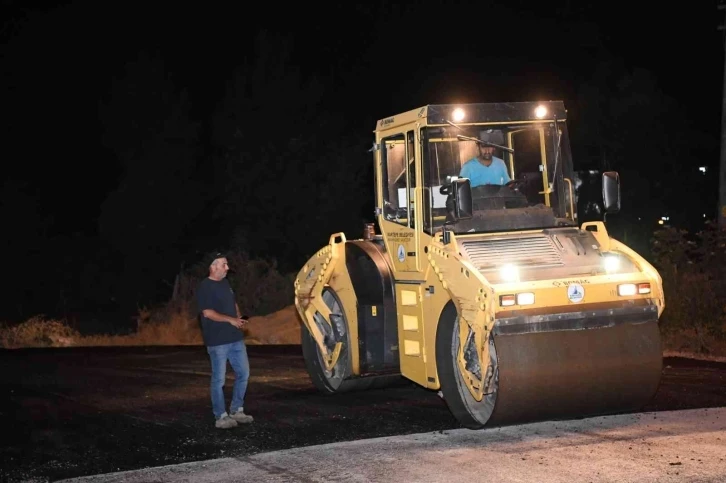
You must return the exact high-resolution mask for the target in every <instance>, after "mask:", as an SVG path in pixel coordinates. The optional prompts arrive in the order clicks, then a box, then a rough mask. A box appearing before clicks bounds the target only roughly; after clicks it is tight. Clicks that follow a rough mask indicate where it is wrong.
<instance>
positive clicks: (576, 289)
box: [567, 283, 585, 303]
mask: <svg viewBox="0 0 726 483" xmlns="http://www.w3.org/2000/svg"><path fill="white" fill-rule="evenodd" d="M567 298H568V299H570V302H575V303H577V302H582V299H584V298H585V289H584V288H583V287H582V285H580V284H579V283H571V284H570V285H568V286H567Z"/></svg>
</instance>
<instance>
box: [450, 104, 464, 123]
mask: <svg viewBox="0 0 726 483" xmlns="http://www.w3.org/2000/svg"><path fill="white" fill-rule="evenodd" d="M465 116H466V113H465V112H464V109H462V108H460V107H457V108H456V109H454V112H452V113H451V117H452V118H453V119H454V122H461V121H463V120H464V117H465Z"/></svg>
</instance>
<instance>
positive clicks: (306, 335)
mask: <svg viewBox="0 0 726 483" xmlns="http://www.w3.org/2000/svg"><path fill="white" fill-rule="evenodd" d="M322 296H323V302H325V305H327V306H328V308H329V309H330V317H331V319H332V320H331V321H330V322H332V323H329V322H326V321H325V320H324V319H320V320H319V322H320V324H319V326H320V327H322V328H324V329H325V336H324V338H325V340H326V342H327V343H328V345H329V347H330V348H332V347H333V346H334V345H335V343H337V342H340V343H341V349H340V353H339V355H338V359H337V361H336V363H335V365H334V366H333V367H332V368H331V369H330V370H327V369H326V367H325V362H324V359H323V355H322V353H321V350H320V348H319V347H318V344H317V343H316V342H315V339H314V338H313V336H312V334H311V333H310V331H309V330H308V328H307V327H306V326H305V324H303V325H302V327H300V331H301V333H300V335H301V346H302V352H303V358H304V360H305V368H306V369H307V371H308V374H309V375H310V380H311V381H312V382H313V385H314V386H315V387H316V388H317V389H318V391H320V392H321V393H323V394H326V395H329V394H338V393H344V392H349V391H362V390H366V389H376V388H381V387H387V386H391V385H395V384H400V383H401V380H402V378H401V377H400V375H398V374H396V375H380V376H366V377H355V376H353V375H352V371H351V367H352V364H351V351H350V345H351V340H353V337H354V336H353V334H350V331H349V325H348V319H347V318H346V316H345V310H343V306H342V304H341V302H340V299H339V298H338V295H337V294H336V293H335V290H333V289H332V288H330V287H326V288H325V289H323V293H322ZM315 317H322V315H321V314H320V313H319V312H316V314H315Z"/></svg>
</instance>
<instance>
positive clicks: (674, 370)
mask: <svg viewBox="0 0 726 483" xmlns="http://www.w3.org/2000/svg"><path fill="white" fill-rule="evenodd" d="M248 350H249V356H250V365H251V367H252V377H251V379H250V384H249V387H248V393H247V401H246V403H245V412H248V413H249V414H252V415H253V416H254V417H255V422H254V423H252V424H249V425H243V426H240V427H238V428H235V429H232V430H218V429H216V428H214V425H213V417H212V414H211V408H210V402H209V388H208V387H209V375H210V374H209V361H208V358H207V354H206V351H205V349H204V347H199V346H193V347H136V348H120V347H114V348H66V349H26V350H13V351H7V350H4V351H0V364H1V365H0V367H2V371H0V380H1V381H2V391H3V397H2V398H1V399H0V428H1V429H0V442H1V443H2V444H1V446H0V481H56V480H60V479H67V478H74V477H80V476H86V475H97V474H102V473H112V472H119V471H129V470H137V469H142V468H149V467H159V466H166V465H175V464H179V463H190V462H197V461H202V460H212V459H219V458H227V457H230V458H236V459H239V458H251V457H253V456H255V457H262V454H263V453H267V452H273V451H278V450H288V449H291V448H301V447H308V446H313V445H325V444H329V443H336V442H355V441H357V440H363V439H369V438H378V437H389V436H394V437H401V436H405V435H415V434H417V433H427V432H447V431H451V430H457V429H458V428H459V425H458V424H457V422H456V421H455V420H454V418H453V416H452V415H451V413H450V412H449V410H448V408H447V407H446V405H445V403H444V401H443V400H441V399H440V398H439V397H438V396H437V394H436V393H435V392H433V391H429V390H426V389H423V388H420V387H418V386H416V385H415V384H413V383H409V382H408V381H406V380H404V379H401V380H400V383H399V384H397V385H395V386H393V387H389V388H385V389H376V390H371V391H366V392H359V393H350V394H342V395H336V396H333V397H326V396H322V395H320V394H319V393H317V391H316V390H315V389H314V387H313V386H312V383H311V382H310V380H309V378H308V376H307V373H306V372H305V369H304V362H303V359H302V355H301V351H300V346H250V347H249V348H248ZM228 377H229V378H230V380H229V381H228V384H227V389H228V393H229V390H230V389H231V378H232V377H233V375H232V374H228ZM228 397H229V396H228ZM720 407H726V363H719V362H707V361H697V360H691V359H676V358H666V359H665V360H664V369H663V379H662V381H661V386H660V388H659V390H658V393H657V394H656V396H655V398H654V400H653V401H652V402H651V404H649V405H648V406H646V407H645V408H644V411H646V412H662V411H673V410H682V409H698V408H720ZM716 417H717V416H716ZM721 421H723V419H721ZM527 427H529V428H531V427H532V426H531V425H529V426H527ZM503 430H504V429H502V431H503ZM508 430H514V429H508ZM459 431H465V432H466V433H471V431H468V430H459ZM475 433H481V434H488V433H487V432H486V431H477V432H475ZM349 444H353V443H349ZM724 454H726V446H725V449H724ZM256 455H257V456H256ZM724 464H725V465H726V463H724ZM650 481H658V480H650ZM690 481H694V480H690ZM704 481H706V480H704Z"/></svg>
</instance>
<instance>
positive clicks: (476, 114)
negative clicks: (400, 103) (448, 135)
mask: <svg viewBox="0 0 726 483" xmlns="http://www.w3.org/2000/svg"><path fill="white" fill-rule="evenodd" d="M540 106H541V107H544V108H546V114H545V115H544V116H541V117H538V116H537V114H536V113H535V109H536V108H537V107H540ZM457 109H461V110H462V111H463V117H462V118H461V120H458V121H456V120H455V119H458V118H456V117H455V115H454V111H455V110H457ZM555 116H556V117H557V120H559V121H561V120H565V119H566V118H567V110H566V109H565V104H564V102H563V101H558V100H555V101H541V102H538V101H531V102H530V101H525V102H497V103H478V104H428V105H426V106H423V107H418V108H416V109H412V110H410V111H406V112H403V113H400V114H397V115H395V116H391V117H386V118H383V119H380V120H378V122H377V123H376V128H375V129H374V132H381V131H387V130H389V129H392V128H395V127H398V126H401V125H405V124H410V123H412V122H420V123H421V125H423V126H432V125H441V124H448V122H447V121H451V122H455V123H456V124H458V125H462V126H465V125H467V124H477V123H488V122H492V123H494V122H516V121H519V122H522V121H525V122H526V121H538V120H543V119H552V118H553V117H555Z"/></svg>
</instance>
